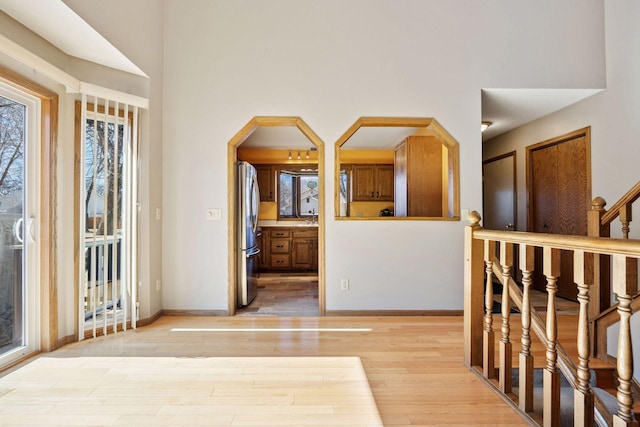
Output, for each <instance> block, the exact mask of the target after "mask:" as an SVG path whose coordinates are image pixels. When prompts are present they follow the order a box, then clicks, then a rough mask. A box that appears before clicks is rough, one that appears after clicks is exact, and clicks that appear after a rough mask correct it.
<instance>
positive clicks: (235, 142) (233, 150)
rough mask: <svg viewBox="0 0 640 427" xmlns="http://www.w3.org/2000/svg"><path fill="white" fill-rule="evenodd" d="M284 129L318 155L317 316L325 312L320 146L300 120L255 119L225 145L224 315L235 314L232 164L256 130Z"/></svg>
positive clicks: (234, 237) (234, 224) (233, 170)
mask: <svg viewBox="0 0 640 427" xmlns="http://www.w3.org/2000/svg"><path fill="white" fill-rule="evenodd" d="M262 126H264V127H274V126H288V127H296V128H298V130H299V131H300V132H302V134H303V135H304V136H306V137H307V138H308V139H309V142H311V143H312V144H313V145H314V146H315V147H316V148H317V153H318V182H319V187H320V190H319V196H318V197H319V200H318V211H319V212H318V313H319V315H320V316H324V315H325V311H326V292H325V291H326V283H325V257H324V253H325V206H324V200H325V197H324V196H325V185H324V183H325V180H324V142H323V141H322V139H320V137H319V136H318V135H316V133H315V132H314V131H313V130H312V129H311V128H310V127H309V126H308V125H307V124H306V123H305V122H304V120H302V119H301V118H300V117H283V116H255V117H254V118H252V119H251V120H250V121H249V122H248V123H247V124H246V125H244V127H243V128H242V129H240V131H239V132H238V133H237V134H235V136H234V137H233V138H231V140H230V141H229V143H228V145H227V194H228V195H229V197H228V203H227V210H228V212H229V215H228V229H229V234H228V238H227V243H228V251H229V266H228V270H229V278H228V296H227V298H228V308H227V314H228V315H229V316H233V315H235V314H236V300H237V289H236V277H237V268H238V267H237V265H238V264H237V256H238V254H237V251H236V240H237V239H236V233H237V230H236V228H237V227H236V198H237V188H236V187H237V186H236V174H235V170H236V163H237V161H238V146H239V145H241V144H242V143H243V142H244V141H245V140H246V139H247V138H249V136H251V134H252V133H253V132H254V131H255V130H256V129H257V128H258V127H262Z"/></svg>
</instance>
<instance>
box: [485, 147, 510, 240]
mask: <svg viewBox="0 0 640 427" xmlns="http://www.w3.org/2000/svg"><path fill="white" fill-rule="evenodd" d="M507 157H513V228H514V230H517V229H518V176H517V169H518V168H517V163H516V162H517V157H516V151H515V150H514V151H509V152H508V153H504V154H501V155H499V156H496V157H492V158H490V159H487V160H483V161H482V202H483V205H482V209H483V213H484V209H485V206H484V196H485V191H484V188H485V187H484V166H485V165H486V164H489V163H492V162H496V161H498V160H502V159H506V158H507ZM484 216H486V215H484Z"/></svg>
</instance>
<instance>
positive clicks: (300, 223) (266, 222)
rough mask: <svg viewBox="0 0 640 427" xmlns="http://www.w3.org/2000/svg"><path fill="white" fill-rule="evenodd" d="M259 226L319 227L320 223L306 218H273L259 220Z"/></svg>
mask: <svg viewBox="0 0 640 427" xmlns="http://www.w3.org/2000/svg"><path fill="white" fill-rule="evenodd" d="M258 227H314V228H315V227H318V223H317V222H314V223H313V224H312V223H310V222H307V221H304V220H301V221H276V220H273V219H267V220H260V221H258Z"/></svg>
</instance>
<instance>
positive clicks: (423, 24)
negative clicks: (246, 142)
mask: <svg viewBox="0 0 640 427" xmlns="http://www.w3.org/2000/svg"><path fill="white" fill-rule="evenodd" d="M166 6H167V9H166V29H165V52H164V55H165V74H164V78H165V85H164V89H165V93H164V99H165V103H164V139H163V166H162V172H163V180H162V187H163V196H162V197H163V199H162V200H163V209H164V221H163V241H162V243H163V244H162V247H163V249H162V250H163V252H162V260H163V263H162V268H163V280H164V288H163V307H164V308H167V309H207V310H226V309H227V286H228V271H227V269H228V256H229V254H228V250H227V227H228V218H227V217H226V215H223V220H222V221H219V222H212V221H206V220H205V215H204V210H205V208H215V207H218V208H222V209H223V211H225V212H226V207H227V143H228V141H229V139H230V138H231V137H232V136H233V135H234V134H235V133H236V132H237V131H238V130H240V128H241V127H242V126H243V125H245V124H246V123H247V122H248V121H249V120H250V119H251V118H252V117H253V116H256V115H272V116H273V115H294V116H300V117H302V118H303V119H304V120H305V121H306V123H307V124H308V125H309V126H311V128H312V129H313V130H314V131H315V132H316V133H317V134H318V135H319V136H320V138H322V139H323V140H324V142H325V150H326V151H325V153H326V160H327V161H326V165H325V172H326V176H327V181H326V182H325V185H326V189H327V192H326V195H327V199H326V204H325V216H326V218H327V219H326V242H327V253H326V261H327V263H326V266H327V271H326V272H327V275H326V278H327V309H328V310H348V309H354V310H358V309H461V308H462V263H463V256H462V230H463V226H464V225H465V223H463V222H420V221H406V222H400V221H398V222H378V221H359V222H347V221H335V220H333V218H332V216H333V212H334V207H333V190H334V189H333V180H332V173H333V172H332V171H333V155H332V153H333V144H334V142H335V141H336V140H337V139H338V137H339V136H340V135H341V134H342V133H343V132H344V131H345V130H346V129H347V128H348V127H349V126H350V125H351V124H352V123H353V122H354V121H355V120H356V119H357V118H358V117H360V116H418V117H435V118H436V119H437V120H438V121H439V122H440V123H441V124H442V125H443V126H444V127H445V128H446V129H447V130H448V131H449V132H450V133H451V134H452V135H453V137H454V138H456V140H457V141H458V142H459V143H460V165H461V170H462V174H461V175H462V179H461V206H462V207H463V208H470V209H477V210H480V209H481V206H482V205H481V203H482V199H481V157H482V153H481V143H480V132H479V129H478V128H479V122H480V89H481V88H483V87H525V88H529V87H544V88H553V87H569V88H585V87H586V88H598V87H603V86H604V81H605V69H604V44H603V7H602V1H597V0H589V1H583V0H581V1H579V0H573V1H572V0H568V1H561V2H558V1H552V0H546V1H542V2H535V3H533V2H513V1H512V2H507V1H485V2H477V1H471V0H467V1H457V2H446V1H417V0H401V1H397V0H395V1H391V0H378V1H369V0H353V1H349V2H343V1H337V0H333V1H323V2H310V1H295V0H273V1H269V2H260V1H238V0H236V1H211V0H191V1H188V2H184V1H177V0H168V1H167V2H166ZM576 11H580V13H576ZM131 59H133V60H134V62H136V61H135V58H131ZM340 278H349V279H350V280H351V283H350V291H349V292H340V291H339V290H338V289H339V279H340Z"/></svg>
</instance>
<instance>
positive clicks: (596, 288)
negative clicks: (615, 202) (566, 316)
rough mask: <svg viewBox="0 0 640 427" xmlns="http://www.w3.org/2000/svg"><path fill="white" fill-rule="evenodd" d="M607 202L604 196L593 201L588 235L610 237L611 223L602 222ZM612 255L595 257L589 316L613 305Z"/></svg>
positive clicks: (588, 220) (589, 216) (588, 222)
mask: <svg viewBox="0 0 640 427" xmlns="http://www.w3.org/2000/svg"><path fill="white" fill-rule="evenodd" d="M606 205H607V202H606V201H605V200H604V199H603V198H602V197H596V198H595V199H593V202H591V210H590V211H588V212H587V235H588V236H589V237H610V236H611V225H610V224H609V223H607V224H604V225H603V224H602V217H603V215H604V214H605V213H606V212H607V211H606V210H605V209H604V207H605V206H606ZM609 270H610V257H609V256H608V255H600V256H596V257H594V258H593V280H592V281H591V282H592V291H591V301H590V304H589V318H591V319H592V318H594V317H595V316H597V315H598V314H600V312H602V311H603V310H606V309H607V308H609V306H610V305H611V301H610V298H609V294H610V292H611V291H610V290H611V281H610V279H609Z"/></svg>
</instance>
